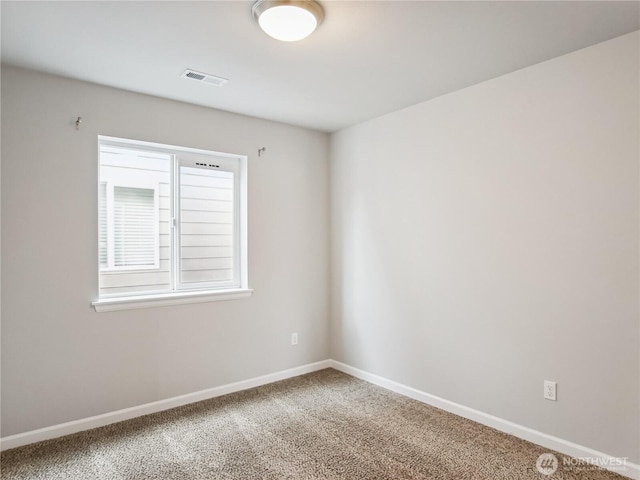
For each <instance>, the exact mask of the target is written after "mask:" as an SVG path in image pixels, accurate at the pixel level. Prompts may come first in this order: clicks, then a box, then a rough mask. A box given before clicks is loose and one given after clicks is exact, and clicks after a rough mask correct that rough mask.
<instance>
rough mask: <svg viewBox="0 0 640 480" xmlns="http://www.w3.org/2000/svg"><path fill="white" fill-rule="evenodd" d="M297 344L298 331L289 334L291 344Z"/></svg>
mask: <svg viewBox="0 0 640 480" xmlns="http://www.w3.org/2000/svg"><path fill="white" fill-rule="evenodd" d="M297 344H298V333H297V332H296V333H292V334H291V345H297Z"/></svg>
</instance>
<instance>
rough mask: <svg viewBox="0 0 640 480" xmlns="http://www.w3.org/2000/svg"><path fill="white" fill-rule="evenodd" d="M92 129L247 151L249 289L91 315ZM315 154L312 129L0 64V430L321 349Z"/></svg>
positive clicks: (321, 159)
mask: <svg viewBox="0 0 640 480" xmlns="http://www.w3.org/2000/svg"><path fill="white" fill-rule="evenodd" d="M185 88H202V89H203V91H204V89H208V88H211V87H207V86H205V85H195V86H194V85H192V84H191V83H189V84H188V85H187V83H185ZM218 92H220V94H224V93H223V92H224V90H219V91H218V90H215V89H214V90H207V94H212V95H216V94H218ZM78 116H82V119H83V122H82V124H81V127H80V129H79V130H76V129H75V125H74V124H75V120H76V118H77V117H78ZM98 135H107V136H113V137H120V138H130V139H136V140H144V141H150V142H157V143H164V144H169V145H177V146H186V147H192V148H198V149H205V150H214V151H218V152H230V153H235V154H239V155H247V156H248V157H249V160H248V197H249V198H248V205H249V220H248V221H249V228H248V235H249V284H250V287H251V288H253V289H254V293H253V296H251V297H250V298H247V299H241V300H231V301H221V302H213V303H200V304H190V305H176V306H171V307H161V308H146V309H139V310H129V311H120V312H111V313H100V314H98V313H96V312H95V311H93V309H92V308H91V301H92V300H95V299H96V298H97V296H98V217H97V212H98V201H97V199H98V153H97V152H98V148H97V142H98ZM261 147H266V153H265V154H264V155H262V156H261V157H258V155H257V151H258V149H259V148H261ZM328 148H329V139H328V135H327V134H324V133H319V132H314V131H311V130H306V129H303V128H297V127H292V126H287V125H284V124H279V123H275V122H269V121H264V120H259V119H255V118H250V117H245V116H241V115H234V114H230V113H225V112H220V111H215V110H212V109H209V108H204V107H198V106H194V105H188V104H184V103H179V102H174V101H171V100H165V99H160V98H156V97H150V96H145V95H140V94H136V93H132V92H125V91H121V90H117V89H112V88H107V87H101V86H97V85H93V84H88V83H84V82H78V81H73V80H68V79H63V78H59V77H55V76H49V75H44V74H39V73H34V72H29V71H27V70H22V69H16V68H12V67H6V66H3V68H2V435H3V436H5V437H6V436H9V435H12V434H16V433H20V432H25V431H29V430H33V429H37V428H41V427H46V426H49V425H54V424H59V423H62V422H66V421H70V420H76V419H81V418H85V417H89V416H92V415H97V414H100V413H105V412H111V411H115V410H119V409H122V408H126V407H131V406H134V405H141V404H144V403H147V402H152V401H155V400H160V399H165V398H169V397H172V396H176V395H181V394H186V393H191V392H195V391H198V390H202V389H206V388H209V387H215V386H219V385H225V384H229V383H232V382H235V381H239V380H245V379H248V378H251V377H255V376H259V375H263V374H268V373H273V372H278V371H281V370H284V369H287V368H291V367H296V366H299V365H304V364H307V363H310V362H315V361H319V360H324V359H326V358H327V357H328V354H329V352H328V329H327V325H328V321H327V315H328V311H327V309H328V303H329V301H328V278H329V275H328V269H329V240H328V231H329V216H328V210H329V198H328V193H329V187H328V175H329V172H328V162H329V160H328ZM291 332H298V334H299V343H298V345H297V346H295V347H292V346H291V344H290V339H291Z"/></svg>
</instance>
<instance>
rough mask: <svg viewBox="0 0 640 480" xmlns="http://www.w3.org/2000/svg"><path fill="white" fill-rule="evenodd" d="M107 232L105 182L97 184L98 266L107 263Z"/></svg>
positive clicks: (103, 266)
mask: <svg viewBox="0 0 640 480" xmlns="http://www.w3.org/2000/svg"><path fill="white" fill-rule="evenodd" d="M108 248H109V245H108V232H107V184H106V183H105V182H101V183H100V185H99V186H98V252H99V256H100V268H105V267H106V266H107V265H108V257H107V255H108Z"/></svg>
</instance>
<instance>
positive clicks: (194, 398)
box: [0, 360, 640, 480]
mask: <svg viewBox="0 0 640 480" xmlns="http://www.w3.org/2000/svg"><path fill="white" fill-rule="evenodd" d="M330 367H331V368H335V369H336V370H339V371H341V372H344V373H347V374H349V375H352V376H354V377H356V378H360V379H362V380H365V381H367V382H370V383H373V384H374V385H378V386H380V387H383V388H386V389H388V390H391V391H394V392H397V393H399V394H401V395H404V396H407V397H409V398H413V399H414V400H418V401H419V402H422V403H426V404H428V405H432V406H434V407H437V408H440V409H442V410H445V411H447V412H451V413H454V414H456V415H459V416H461V417H464V418H468V419H469V420H473V421H475V422H478V423H481V424H483V425H486V426H488V427H492V428H495V429H496V430H499V431H501V432H505V433H509V434H511V435H514V436H516V437H519V438H522V439H524V440H527V441H529V442H532V443H535V444H538V445H541V446H543V447H546V448H548V449H550V450H555V451H557V452H560V453H563V454H565V455H569V456H571V457H574V458H580V459H586V460H587V461H592V462H593V463H595V464H597V465H599V466H602V467H603V468H608V469H609V470H612V471H614V472H616V473H619V474H620V475H624V476H625V477H628V478H632V479H635V480H640V465H637V464H634V463H631V462H626V464H625V465H623V466H618V465H617V464H616V462H615V460H617V459H616V457H613V456H612V455H607V454H605V453H602V452H598V451H596V450H593V449H591V448H588V447H584V446H582V445H578V444H576V443H573V442H569V441H567V440H563V439H561V438H558V437H554V436H552V435H548V434H546V433H542V432H539V431H537V430H533V429H531V428H528V427H525V426H522V425H518V424H516V423H513V422H510V421H508V420H504V419H502V418H499V417H495V416H493V415H489V414H487V413H484V412H481V411H479V410H475V409H473V408H469V407H465V406H464V405H460V404H458V403H455V402H451V401H449V400H446V399H444V398H440V397H437V396H435V395H431V394H429V393H425V392H422V391H420V390H417V389H415V388H412V387H409V386H406V385H403V384H401V383H398V382H394V381H393V380H388V379H386V378H384V377H381V376H379V375H374V374H372V373H368V372H365V371H364V370H360V369H358V368H355V367H351V366H349V365H346V364H344V363H342V362H338V361H336V360H323V361H320V362H316V363H310V364H307V365H302V366H300V367H295V368H291V369H288V370H282V371H280V372H275V373H270V374H267V375H262V376H260V377H254V378H250V379H248V380H242V381H240V382H235V383H230V384H227V385H221V386H219V387H214V388H208V389H206V390H201V391H199V392H193V393H189V394H186V395H180V396H178V397H172V398H167V399H165V400H159V401H157V402H152V403H146V404H144V405H139V406H136V407H131V408H125V409H123V410H118V411H115V412H110V413H104V414H102V415H96V416H94V417H88V418H83V419H80V420H74V421H72V422H67V423H62V424H60V425H53V426H51V427H46V428H40V429H38V430H32V431H30V432H24V433H19V434H17V435H11V436H8V437H3V438H0V450H7V449H9V448H15V447H20V446H23V445H28V444H30V443H35V442H40V441H42V440H49V439H52V438H57V437H62V436H64V435H69V434H72V433H76V432H81V431H84V430H89V429H91V428H96V427H102V426H105V425H109V424H112V423H116V422H121V421H123V420H129V419H131V418H135V417H139V416H141V415H147V414H150V413H156V412H161V411H163V410H168V409H170V408H175V407H179V406H182V405H187V404H189V403H193V402H199V401H201V400H207V399H209V398H214V397H219V396H221V395H226V394H228V393H233V392H239V391H241V390H246V389H248V388H253V387H258V386H260V385H266V384H268V383H273V382H277V381H279V380H285V379H287V378H291V377H296V376H298V375H304V374H305V373H311V372H315V371H317V370H322V369H324V368H330Z"/></svg>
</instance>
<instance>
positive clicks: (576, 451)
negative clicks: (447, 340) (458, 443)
mask: <svg viewBox="0 0 640 480" xmlns="http://www.w3.org/2000/svg"><path fill="white" fill-rule="evenodd" d="M329 365H330V366H331V367H332V368H335V369H336V370H339V371H341V372H344V373H347V374H349V375H351V376H353V377H356V378H359V379H361V380H365V381H367V382H369V383H373V384H374V385H378V386H380V387H383V388H386V389H388V390H391V391H394V392H396V393H399V394H401V395H404V396H406V397H409V398H413V399H414V400H418V401H419V402H422V403H426V404H428V405H431V406H434V407H436V408H440V409H441V410H445V411H447V412H451V413H454V414H456V415H459V416H461V417H464V418H468V419H469V420H473V421H475V422H478V423H481V424H483V425H486V426H488V427H491V428H495V429H496V430H500V431H501V432H505V433H508V434H511V435H513V436H515V437H518V438H522V439H523V440H527V441H529V442H531V443H535V444H537V445H540V446H543V447H545V448H548V449H550V450H555V451H556V452H560V453H563V454H565V455H569V456H571V457H574V458H579V459H583V460H585V461H587V462H591V463H592V464H594V465H598V466H601V467H602V468H605V469H607V470H611V471H613V472H615V473H618V474H620V475H624V476H625V477H629V478H633V479H635V480H640V465H637V464H635V463H631V462H628V461H627V462H625V464H624V465H618V462H619V459H618V458H616V457H614V456H612V455H607V454H606V453H602V452H598V451H597V450H593V449H591V448H588V447H584V446H582V445H578V444H576V443H573V442H569V441H567V440H563V439H562V438H558V437H554V436H552V435H547V434H546V433H542V432H539V431H537V430H533V429H531V428H528V427H524V426H522V425H518V424H517V423H513V422H510V421H508V420H504V419H502V418H499V417H495V416H493V415H489V414H488V413H484V412H481V411H479V410H475V409H473V408H469V407H465V406H464V405H460V404H458V403H454V402H451V401H449V400H445V399H444V398H440V397H436V396H435V395H431V394H429V393H425V392H422V391H420V390H417V389H415V388H412V387H408V386H406V385H402V384H401V383H398V382H394V381H393V380H388V379H386V378H384V377H380V376H378V375H374V374H372V373H368V372H365V371H364V370H360V369H358V368H355V367H352V366H350V365H346V364H344V363H342V362H338V361H336V360H330V364H329Z"/></svg>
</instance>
